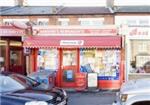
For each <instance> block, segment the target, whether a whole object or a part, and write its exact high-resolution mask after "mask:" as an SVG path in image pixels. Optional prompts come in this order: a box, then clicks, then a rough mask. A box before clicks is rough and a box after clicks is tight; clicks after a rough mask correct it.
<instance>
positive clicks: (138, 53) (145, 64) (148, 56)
mask: <svg viewBox="0 0 150 105" xmlns="http://www.w3.org/2000/svg"><path fill="white" fill-rule="evenodd" d="M128 31H129V32H128V35H127V36H126V48H127V49H126V55H127V56H126V57H127V58H126V60H127V65H126V66H127V67H126V68H127V73H126V74H127V79H128V80H131V79H139V78H145V77H146V78H147V77H149V76H150V74H149V73H150V52H149V50H150V30H149V27H138V26H137V27H128Z"/></svg>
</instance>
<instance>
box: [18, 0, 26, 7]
mask: <svg viewBox="0 0 150 105" xmlns="http://www.w3.org/2000/svg"><path fill="white" fill-rule="evenodd" d="M17 1H18V5H19V6H21V7H22V6H27V5H28V2H27V0H17Z"/></svg>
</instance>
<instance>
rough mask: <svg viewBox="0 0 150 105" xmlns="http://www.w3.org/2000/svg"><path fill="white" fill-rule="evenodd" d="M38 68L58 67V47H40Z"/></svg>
mask: <svg viewBox="0 0 150 105" xmlns="http://www.w3.org/2000/svg"><path fill="white" fill-rule="evenodd" d="M37 67H38V70H52V71H55V70H57V69H58V51H57V49H39V51H38V57H37Z"/></svg>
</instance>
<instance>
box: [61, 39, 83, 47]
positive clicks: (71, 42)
mask: <svg viewBox="0 0 150 105" xmlns="http://www.w3.org/2000/svg"><path fill="white" fill-rule="evenodd" d="M60 45H62V46H65V45H74V46H82V45H84V40H61V41H60Z"/></svg>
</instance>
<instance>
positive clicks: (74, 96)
mask: <svg viewBox="0 0 150 105" xmlns="http://www.w3.org/2000/svg"><path fill="white" fill-rule="evenodd" d="M115 94H116V92H112V91H99V92H69V93H68V95H69V101H68V105H111V104H112V102H113V101H114V100H115Z"/></svg>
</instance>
